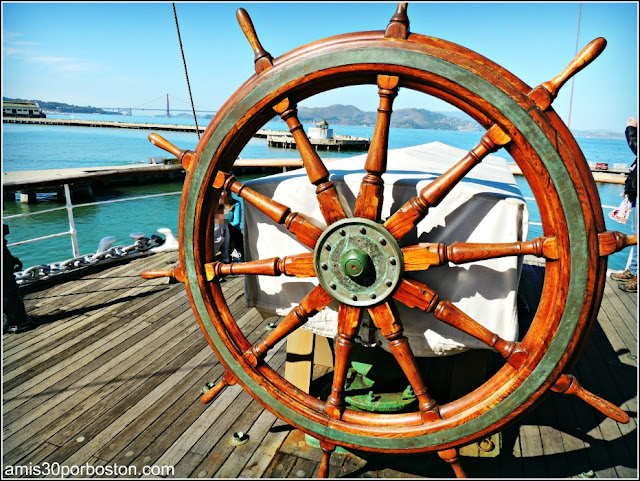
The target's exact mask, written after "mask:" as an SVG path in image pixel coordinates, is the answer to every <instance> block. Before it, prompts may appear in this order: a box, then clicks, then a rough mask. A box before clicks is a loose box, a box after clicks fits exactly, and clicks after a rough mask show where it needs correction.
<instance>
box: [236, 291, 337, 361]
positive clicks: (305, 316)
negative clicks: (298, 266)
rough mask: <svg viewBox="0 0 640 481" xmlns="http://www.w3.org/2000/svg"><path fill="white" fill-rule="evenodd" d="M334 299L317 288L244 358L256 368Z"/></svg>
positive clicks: (248, 351)
mask: <svg viewBox="0 0 640 481" xmlns="http://www.w3.org/2000/svg"><path fill="white" fill-rule="evenodd" d="M331 300H332V298H331V297H330V296H329V294H327V293H326V292H325V291H324V289H323V288H322V287H321V286H316V287H315V288H314V289H313V290H312V291H311V292H310V293H309V294H307V295H306V296H305V298H304V299H302V301H301V302H300V305H298V306H296V307H294V308H293V309H292V310H291V312H289V314H287V315H286V316H285V318H284V319H282V321H281V322H280V324H278V327H276V328H275V329H274V330H273V331H271V332H270V333H269V335H268V336H267V337H266V338H265V339H263V340H262V341H259V342H258V343H256V344H254V345H253V346H251V347H250V348H249V349H248V350H247V351H246V352H245V353H244V357H245V358H246V359H247V360H248V361H249V362H250V363H251V364H252V365H253V366H254V367H255V366H257V365H258V362H260V361H261V360H262V359H264V357H265V356H266V355H267V353H268V352H269V350H270V349H273V347H274V346H275V345H276V344H278V343H279V342H280V341H281V340H283V339H284V338H285V337H287V336H288V335H289V334H291V333H292V332H293V331H295V330H296V329H298V328H299V327H301V326H303V325H304V324H305V323H306V322H307V321H308V320H309V318H310V317H313V316H315V315H316V314H317V313H318V312H319V311H321V310H322V309H324V308H325V307H326V306H327V305H328V304H329V303H330V302H331Z"/></svg>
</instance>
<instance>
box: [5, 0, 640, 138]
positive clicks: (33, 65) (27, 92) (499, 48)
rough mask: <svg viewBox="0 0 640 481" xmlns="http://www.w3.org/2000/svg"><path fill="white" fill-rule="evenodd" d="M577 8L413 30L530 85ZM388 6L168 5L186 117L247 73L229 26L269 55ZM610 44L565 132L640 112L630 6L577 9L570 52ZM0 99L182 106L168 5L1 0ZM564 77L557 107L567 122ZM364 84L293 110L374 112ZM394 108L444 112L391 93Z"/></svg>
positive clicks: (508, 7)
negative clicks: (245, 15) (253, 34)
mask: <svg viewBox="0 0 640 481" xmlns="http://www.w3.org/2000/svg"><path fill="white" fill-rule="evenodd" d="M579 5H580V4H579V3H578V2H564V3H553V2H544V3H537V2H536V3H518V2H514V3H502V2H494V3H457V2H455V3H454V2H444V3H430V2H423V3H410V4H409V8H408V13H409V18H410V22H411V31H412V32H416V33H422V34H425V35H431V36H434V37H439V38H443V39H446V40H449V41H452V42H455V43H458V44H460V45H463V46H465V47H468V48H470V49H472V50H475V51H476V52H478V53H480V54H482V55H484V56H486V57H488V58H490V59H492V60H493V61H495V62H497V63H498V64H500V65H502V66H503V67H505V68H507V69H508V70H510V71H511V72H512V73H514V74H515V75H516V76H518V77H520V78H521V79H522V80H523V81H524V82H526V83H527V84H529V85H531V86H535V85H538V84H540V83H542V82H544V81H546V80H549V79H551V78H553V77H554V76H556V75H557V74H558V73H560V71H562V69H563V68H564V67H565V66H566V64H567V63H568V62H569V61H570V60H571V59H572V58H573V56H574V54H575V49H576V34H577V28H578V11H579ZM395 6H396V3H388V2H377V3H365V2H357V3H338V2H334V3H322V2H308V3H293V2H283V3H266V2H265V3H234V2H218V3H203V2H196V3H180V2H177V3H176V10H177V13H178V20H179V23H180V33H181V36H182V43H183V47H184V50H185V56H186V61H187V67H188V70H189V77H190V82H191V88H192V93H193V96H194V101H195V104H196V108H197V109H202V110H217V109H218V108H219V107H220V106H221V105H222V104H223V103H224V101H225V100H226V99H227V98H228V97H230V96H231V95H232V94H233V92H234V91H235V90H236V89H237V88H238V87H239V86H240V85H241V84H242V83H243V82H244V81H245V80H246V79H247V78H248V77H250V76H251V75H252V74H253V53H252V51H251V48H250V46H249V44H248V42H247V41H246V39H245V37H244V35H243V34H242V32H241V30H240V27H239V26H238V23H237V21H236V18H235V10H236V9H237V8H238V7H243V8H245V9H246V10H247V11H248V12H249V14H250V15H251V17H252V19H253V22H254V25H255V26H256V30H257V32H258V36H259V37H260V40H261V42H262V44H263V46H264V47H265V49H266V50H268V51H269V52H270V53H271V54H272V55H273V56H274V57H278V56H279V55H281V54H283V53H285V52H288V51H289V50H291V49H293V48H295V47H298V46H300V45H303V44H306V43H308V42H312V41H315V40H319V39H321V38H324V37H327V36H330V35H335V34H341V33H348V32H353V31H364V30H381V29H384V28H385V27H386V25H387V23H388V21H389V19H390V17H391V16H392V15H393V13H394V11H395ZM599 36H601V37H604V38H605V39H606V40H607V42H608V45H607V48H606V50H605V51H604V53H603V54H602V55H601V56H600V58H598V59H597V60H596V61H595V62H594V63H593V64H592V65H591V66H589V67H588V68H587V69H585V70H583V71H582V72H581V73H579V74H578V75H577V77H576V81H575V86H574V94H573V97H574V99H573V110H572V114H571V128H572V129H580V130H584V129H608V130H613V131H621V130H623V129H624V127H625V120H626V118H627V117H630V116H637V112H638V97H637V93H638V5H637V3H636V2H618V3H616V2H597V3H591V2H583V4H582V15H581V24H580V37H579V49H581V48H582V47H583V46H584V45H586V44H587V43H588V42H589V41H590V40H592V39H594V38H596V37H599ZM2 67H3V68H2V94H3V96H7V97H18V98H28V99H40V100H50V101H60V102H66V103H71V104H76V105H92V106H98V107H153V108H164V107H165V103H166V100H165V96H166V94H167V93H168V94H170V100H171V104H172V107H174V108H182V109H188V108H190V105H189V103H188V99H189V96H188V91H187V87H186V81H185V76H184V69H183V65H182V58H181V55H180V49H179V45H178V39H177V34H176V27H175V21H174V18H173V11H172V8H171V3H170V2H165V3H160V2H159V3H125V2H121V3H120V2H116V3H76V2H71V3H48V2H44V3H10V2H3V4H2ZM570 89H571V83H568V84H567V85H566V86H565V87H564V89H563V90H562V91H561V93H560V95H559V96H558V99H557V100H556V101H555V103H554V108H555V109H556V111H557V112H558V113H559V114H560V116H561V117H562V118H563V119H564V120H565V122H567V120H568V119H567V117H568V111H569V97H570ZM377 102H378V100H377V94H376V89H375V87H372V86H364V87H357V88H355V87H354V88H348V89H342V91H335V92H328V93H325V94H322V95H320V96H318V97H314V98H313V99H309V100H308V101H306V102H305V103H304V104H303V105H306V106H312V107H315V106H326V105H331V104H333V103H342V104H352V105H356V106H357V107H359V108H361V109H362V110H375V109H376V107H377ZM394 107H395V108H403V107H416V108H425V109H429V110H436V111H447V110H452V109H453V108H452V107H450V106H449V105H447V104H445V103H443V102H441V101H439V100H436V99H433V98H430V97H429V96H426V95H424V94H414V93H412V92H408V91H406V90H405V91H401V93H400V95H399V96H398V98H397V100H396V102H395V104H394Z"/></svg>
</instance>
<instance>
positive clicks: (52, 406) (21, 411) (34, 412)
mask: <svg viewBox="0 0 640 481" xmlns="http://www.w3.org/2000/svg"><path fill="white" fill-rule="evenodd" d="M183 323H184V325H185V327H186V326H187V322H184V321H183ZM170 327H172V326H163V329H158V330H157V331H155V332H149V335H148V336H147V338H146V339H144V340H142V343H136V344H134V345H132V346H131V347H130V348H129V349H127V350H126V351H124V352H122V353H121V354H120V355H119V356H116V357H114V358H113V359H111V360H110V361H109V362H106V363H104V364H103V365H102V366H100V368H98V369H96V370H94V371H92V372H91V373H90V374H88V375H87V376H84V377H82V378H81V379H79V380H78V381H77V382H76V383H74V384H71V385H70V386H68V387H67V388H66V389H64V390H61V391H59V392H57V393H56V394H55V395H53V396H52V397H51V398H49V399H47V400H46V401H43V400H40V399H38V398H34V399H31V400H29V401H28V402H25V403H24V404H23V405H22V406H20V407H18V408H16V409H15V411H12V412H11V413H10V414H11V415H12V416H11V420H13V419H14V418H16V417H17V418H16V420H15V422H10V423H9V424H8V425H7V426H8V428H9V429H12V430H13V431H14V432H15V431H16V430H18V429H21V428H22V427H24V426H26V425H27V424H28V423H30V422H32V421H33V420H35V419H37V418H38V417H40V416H45V419H44V420H43V421H44V422H53V421H55V420H56V419H57V418H58V417H62V416H64V415H65V413H66V412H67V410H69V409H71V408H72V407H73V406H74V405H75V403H78V402H81V401H83V400H84V399H86V398H87V397H88V396H90V395H91V394H93V393H95V392H96V391H98V390H99V389H100V387H101V385H102V384H103V383H108V382H110V381H111V380H113V379H114V378H115V377H116V376H118V375H121V374H123V373H125V371H126V370H127V369H129V368H130V367H132V366H134V365H135V364H136V363H138V362H140V361H141V360H143V359H144V357H145V356H146V351H145V349H144V348H145V347H146V346H145V345H146V344H149V345H150V347H151V348H152V349H158V348H160V347H162V346H163V345H165V344H167V343H168V342H170V341H171V339H172V337H175V333H173V332H171V329H170ZM163 335H165V336H164V337H163ZM141 344H143V345H141ZM101 377H102V378H101Z"/></svg>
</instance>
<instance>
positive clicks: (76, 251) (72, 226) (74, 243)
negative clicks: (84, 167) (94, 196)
mask: <svg viewBox="0 0 640 481" xmlns="http://www.w3.org/2000/svg"><path fill="white" fill-rule="evenodd" d="M64 198H65V200H66V201H67V205H66V206H65V207H66V208H67V216H68V217H69V234H71V250H73V257H74V258H75V257H79V256H80V248H79V247H78V233H77V231H76V223H75V222H74V220H73V204H72V203H71V191H70V190H69V184H64Z"/></svg>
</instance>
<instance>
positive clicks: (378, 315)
mask: <svg viewBox="0 0 640 481" xmlns="http://www.w3.org/2000/svg"><path fill="white" fill-rule="evenodd" d="M369 314H370V316H371V320H372V321H373V323H374V324H375V326H376V327H377V328H378V329H380V332H381V333H382V335H383V336H384V337H385V339H387V340H388V341H389V349H390V350H391V353H392V354H393V356H394V357H395V358H396V361H398V364H399V365H400V367H401V368H402V371H403V372H404V374H405V376H407V379H408V380H409V384H411V387H412V388H413V391H414V393H415V395H416V397H417V398H418V403H419V406H420V413H421V416H422V420H423V421H425V422H426V421H435V420H437V419H440V411H439V408H438V403H437V402H436V401H435V399H433V398H432V397H431V396H430V395H429V392H428V390H427V386H426V385H425V383H424V380H423V379H422V375H421V374H420V371H419V369H418V364H417V362H416V358H415V356H414V355H413V351H412V350H411V347H410V346H409V340H408V339H407V338H406V337H405V336H403V335H402V334H403V328H402V323H401V322H400V320H399V319H397V317H396V316H395V315H394V314H393V312H392V310H391V305H390V304H389V303H388V302H385V303H383V304H379V305H377V306H374V307H370V308H369Z"/></svg>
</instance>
